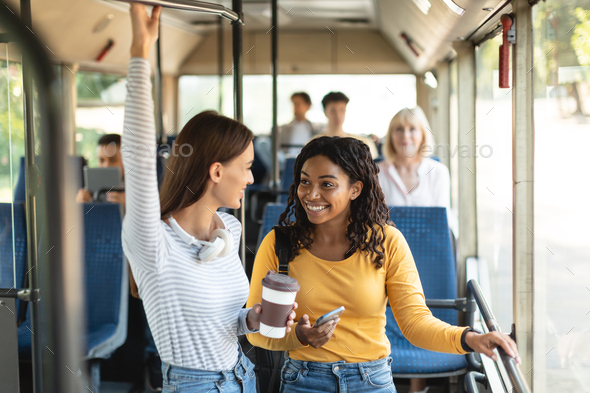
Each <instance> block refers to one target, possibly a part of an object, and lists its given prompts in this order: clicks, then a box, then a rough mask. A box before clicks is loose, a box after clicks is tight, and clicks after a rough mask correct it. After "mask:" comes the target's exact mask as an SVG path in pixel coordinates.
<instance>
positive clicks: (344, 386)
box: [281, 357, 396, 393]
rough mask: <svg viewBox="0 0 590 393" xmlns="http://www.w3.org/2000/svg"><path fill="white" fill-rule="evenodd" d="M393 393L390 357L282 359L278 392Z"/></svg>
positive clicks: (394, 392)
mask: <svg viewBox="0 0 590 393" xmlns="http://www.w3.org/2000/svg"><path fill="white" fill-rule="evenodd" d="M300 392H301V393H303V392H305V393H363V392H371V393H396V389H395V385H394V384H393V378H392V375H391V357H387V358H384V359H379V360H374V361H372V362H364V363H345V362H344V361H343V360H342V361H339V362H334V363H317V362H304V361H301V360H293V359H290V358H287V359H285V365H284V366H283V369H282V370H281V393H300Z"/></svg>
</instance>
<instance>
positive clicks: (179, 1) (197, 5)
mask: <svg viewBox="0 0 590 393" xmlns="http://www.w3.org/2000/svg"><path fill="white" fill-rule="evenodd" d="M115 1H121V2H124V3H142V4H146V5H153V6H157V5H159V6H162V7H165V8H174V9H177V10H184V11H197V12H203V13H206V14H214V15H220V16H221V17H223V18H225V19H229V20H230V21H232V22H236V23H240V24H244V22H243V21H242V19H241V17H240V14H238V13H237V12H235V11H233V10H230V9H229V8H226V7H224V6H222V5H221V4H214V3H207V2H205V1H196V0H115Z"/></svg>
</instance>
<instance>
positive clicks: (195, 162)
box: [160, 111, 254, 219]
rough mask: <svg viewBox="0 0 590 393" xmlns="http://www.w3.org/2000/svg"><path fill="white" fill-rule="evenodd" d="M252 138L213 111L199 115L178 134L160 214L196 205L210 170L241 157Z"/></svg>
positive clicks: (249, 132) (246, 128) (246, 130)
mask: <svg viewBox="0 0 590 393" xmlns="http://www.w3.org/2000/svg"><path fill="white" fill-rule="evenodd" d="M253 137H254V134H253V133H252V131H250V130H249V129H248V127H246V126H245V125H243V124H242V123H240V122H239V121H236V120H233V119H230V118H229V117H225V116H222V115H220V114H218V113H217V112H214V111H205V112H201V113H199V114H198V115H196V116H195V117H193V118H192V119H190V120H189V122H188V123H186V125H185V126H184V128H183V129H182V131H181V132H180V133H179V134H178V137H177V138H176V141H174V145H173V146H172V151H171V154H170V159H169V160H168V164H167V166H168V169H166V171H168V170H170V172H171V173H167V174H166V176H165V177H164V182H163V184H162V187H161V189H160V206H161V207H160V214H161V218H162V219H164V218H166V217H167V216H168V215H169V214H170V213H172V212H174V211H177V210H179V209H183V208H185V207H188V206H190V205H192V204H193V203H195V202H197V201H198V200H199V199H201V198H202V197H203V194H205V190H206V188H207V180H209V167H210V166H211V165H212V164H213V163H214V162H220V163H222V164H223V163H226V162H228V161H231V160H232V159H234V158H236V157H237V156H239V155H240V154H242V153H243V152H244V151H245V150H246V148H247V147H248V145H249V144H250V142H251V141H252V139H253Z"/></svg>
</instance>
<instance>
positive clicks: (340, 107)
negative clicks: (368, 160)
mask: <svg viewBox="0 0 590 393" xmlns="http://www.w3.org/2000/svg"><path fill="white" fill-rule="evenodd" d="M349 101H350V99H349V98H348V97H347V96H346V95H345V94H344V93H341V92H333V91H332V92H330V93H328V94H326V95H325V96H324V98H323V99H322V105H323V107H324V114H325V115H326V117H327V118H328V126H327V127H326V131H325V133H324V134H322V136H339V137H341V138H344V137H350V138H356V139H358V140H360V141H363V142H364V143H366V144H367V146H369V150H370V151H371V157H372V158H373V160H374V159H376V158H377V157H378V156H379V152H378V151H377V146H375V142H373V140H372V139H371V138H368V137H365V136H361V135H355V134H348V133H346V132H344V129H343V128H342V127H343V125H344V120H345V119H346V106H347V105H348V102H349Z"/></svg>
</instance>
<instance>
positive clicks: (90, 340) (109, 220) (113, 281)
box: [18, 203, 129, 375]
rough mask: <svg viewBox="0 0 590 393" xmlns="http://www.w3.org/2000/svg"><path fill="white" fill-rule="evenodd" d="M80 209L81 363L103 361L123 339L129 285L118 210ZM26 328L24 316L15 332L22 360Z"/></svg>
mask: <svg viewBox="0 0 590 393" xmlns="http://www.w3.org/2000/svg"><path fill="white" fill-rule="evenodd" d="M81 205H82V206H83V212H84V247H85V248H84V255H85V264H84V286H85V294H86V309H85V310H86V329H87V330H86V334H85V335H84V339H85V341H86V343H85V344H86V347H85V352H84V359H86V360H92V359H104V358H108V357H109V356H110V355H111V354H112V353H113V352H114V351H115V350H116V349H117V348H119V347H120V346H121V345H123V343H124V342H125V340H126V338H127V308H128V297H129V284H128V272H127V264H126V263H125V260H124V255H123V247H122V243H121V227H122V220H121V211H120V209H121V207H120V205H118V204H114V203H85V204H81ZM30 327H31V325H30V318H29V313H28V312H27V319H26V321H25V322H24V323H23V324H22V325H21V326H19V330H18V341H19V342H18V345H19V355H20V356H21V357H23V358H30V357H31V332H30V330H29V329H30ZM96 364H97V365H98V363H96ZM98 375H100V374H98Z"/></svg>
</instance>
